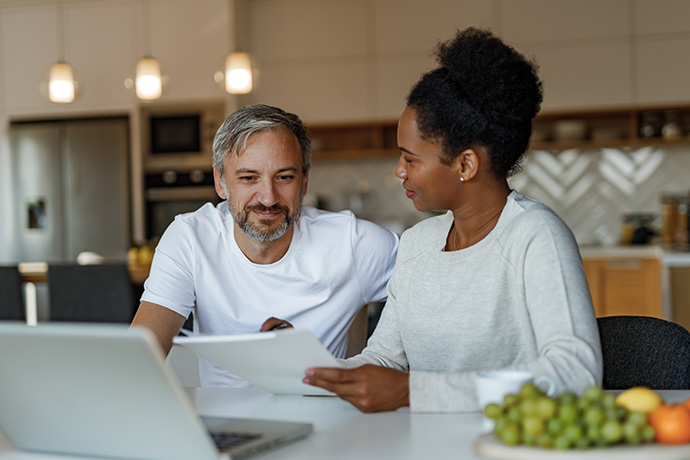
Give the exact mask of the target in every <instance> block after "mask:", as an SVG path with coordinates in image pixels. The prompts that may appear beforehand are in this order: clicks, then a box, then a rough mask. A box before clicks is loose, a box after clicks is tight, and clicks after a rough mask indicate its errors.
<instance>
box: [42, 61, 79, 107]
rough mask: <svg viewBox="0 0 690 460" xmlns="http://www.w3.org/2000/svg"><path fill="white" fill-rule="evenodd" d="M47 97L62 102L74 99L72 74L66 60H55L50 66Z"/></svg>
mask: <svg viewBox="0 0 690 460" xmlns="http://www.w3.org/2000/svg"><path fill="white" fill-rule="evenodd" d="M48 98H49V99H50V100H51V101H52V102H58V103H63V104H64V103H70V102H72V101H74V75H73V73H72V66H70V65H69V64H67V63H66V62H57V63H55V64H53V66H52V67H51V68H50V81H49V83H48Z"/></svg>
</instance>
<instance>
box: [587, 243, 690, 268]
mask: <svg viewBox="0 0 690 460" xmlns="http://www.w3.org/2000/svg"><path fill="white" fill-rule="evenodd" d="M580 254H581V255H582V259H583V260H587V259H625V258H638V259H660V260H661V261H662V263H663V264H664V265H665V266H666V267H690V251H675V250H668V249H665V248H663V247H662V246H658V245H645V246H634V245H632V246H581V247H580Z"/></svg>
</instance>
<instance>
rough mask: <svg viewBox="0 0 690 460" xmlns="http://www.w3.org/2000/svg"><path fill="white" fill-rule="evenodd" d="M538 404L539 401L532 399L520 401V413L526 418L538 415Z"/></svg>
mask: <svg viewBox="0 0 690 460" xmlns="http://www.w3.org/2000/svg"><path fill="white" fill-rule="evenodd" d="M537 404H538V401H537V399H535V398H532V397H530V398H525V399H523V400H522V401H520V412H522V415H523V416H524V417H530V416H533V415H536V414H537V412H538V410H539V409H538V407H537Z"/></svg>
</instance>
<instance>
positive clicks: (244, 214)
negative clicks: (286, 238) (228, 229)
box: [228, 200, 302, 243]
mask: <svg viewBox="0 0 690 460" xmlns="http://www.w3.org/2000/svg"><path fill="white" fill-rule="evenodd" d="M228 208H229V209H230V214H232V218H233V219H234V220H235V223H236V224H237V226H238V227H239V228H240V230H242V231H243V232H244V233H245V234H246V235H247V236H249V237H250V238H253V239H255V240H257V241H260V242H262V243H269V242H271V241H275V240H277V239H278V238H280V237H281V236H283V235H285V232H287V230H288V229H289V228H290V226H291V225H292V224H293V222H295V221H296V220H297V219H298V218H299V216H300V213H301V211H302V205H301V204H300V205H299V206H298V207H297V208H296V209H295V212H293V213H292V214H291V213H290V209H289V208H288V207H287V206H278V205H276V206H270V207H266V206H263V205H260V204H256V205H252V206H247V207H246V208H244V209H242V210H241V211H237V210H235V209H233V207H232V206H231V205H230V201H229V200H228ZM254 210H256V211H264V212H276V211H280V212H281V213H282V214H283V216H284V219H283V221H282V222H281V223H280V225H279V226H278V228H273V229H271V228H267V227H266V226H264V225H261V223H262V220H259V222H258V223H251V222H249V214H250V213H251V211H254Z"/></svg>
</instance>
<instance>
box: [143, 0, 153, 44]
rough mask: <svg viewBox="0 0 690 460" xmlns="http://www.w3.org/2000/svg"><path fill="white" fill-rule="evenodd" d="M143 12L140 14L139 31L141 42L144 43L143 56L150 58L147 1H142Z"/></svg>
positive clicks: (148, 7) (149, 27)
mask: <svg viewBox="0 0 690 460" xmlns="http://www.w3.org/2000/svg"><path fill="white" fill-rule="evenodd" d="M142 4H143V7H142V9H143V11H142V14H141V25H142V27H141V29H142V32H143V33H142V37H141V38H142V41H143V42H144V56H151V24H150V19H149V17H150V11H149V9H150V6H149V0H144V1H143V2H142Z"/></svg>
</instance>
